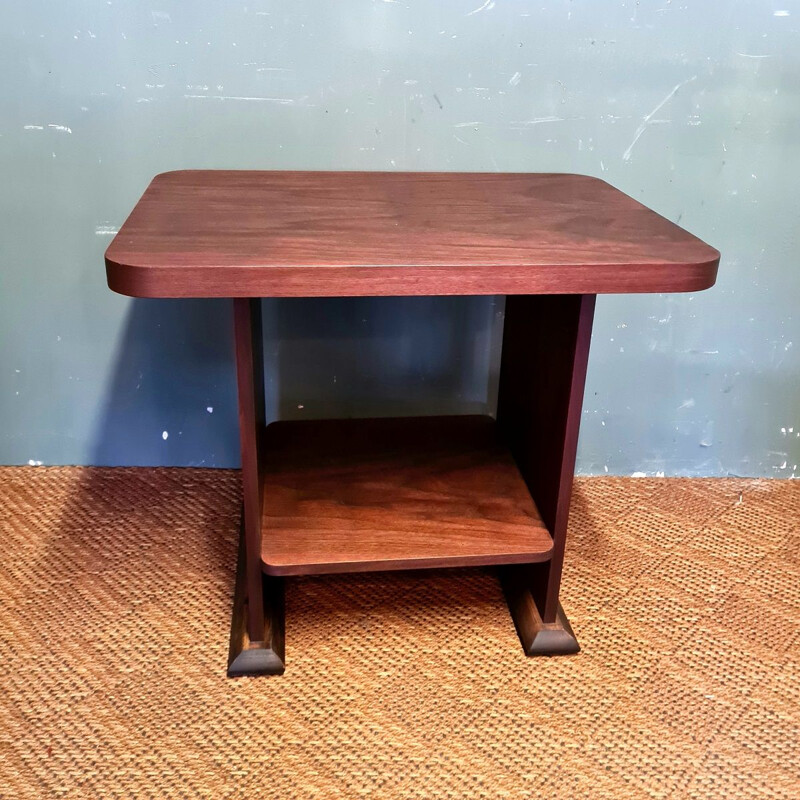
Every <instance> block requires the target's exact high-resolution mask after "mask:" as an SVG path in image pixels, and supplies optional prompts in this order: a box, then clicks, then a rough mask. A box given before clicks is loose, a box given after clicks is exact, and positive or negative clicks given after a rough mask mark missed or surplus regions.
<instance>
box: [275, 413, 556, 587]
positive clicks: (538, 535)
mask: <svg viewBox="0 0 800 800" xmlns="http://www.w3.org/2000/svg"><path fill="white" fill-rule="evenodd" d="M264 442H265V470H264V512H263V519H262V530H263V539H262V561H263V565H264V570H265V571H266V572H267V573H269V574H272V575H298V574H311V573H324V572H351V571H359V572H361V571H372V570H387V569H416V568H423V567H425V568H427V567H446V566H452V567H455V566H470V565H479V564H511V563H520V562H534V561H540V560H542V559H546V558H549V556H550V553H551V550H552V544H553V543H552V540H551V538H550V534H549V533H548V532H547V529H546V528H545V526H544V525H543V523H542V521H541V519H540V517H539V513H538V511H537V509H536V506H535V504H534V503H533V501H532V500H531V497H530V494H529V493H528V490H527V489H526V487H525V483H524V482H523V480H522V478H521V476H520V474H519V472H518V470H517V468H516V466H515V465H514V461H513V459H512V458H511V455H510V453H509V452H508V449H507V448H506V447H505V446H504V445H503V444H502V443H501V441H500V440H499V438H498V431H497V426H496V424H495V422H494V420H493V419H491V418H490V417H474V416H469V417H467V416H464V417H413V418H402V419H360V420H320V421H313V422H277V423H273V424H272V425H270V426H268V427H267V428H266V430H265V432H264Z"/></svg>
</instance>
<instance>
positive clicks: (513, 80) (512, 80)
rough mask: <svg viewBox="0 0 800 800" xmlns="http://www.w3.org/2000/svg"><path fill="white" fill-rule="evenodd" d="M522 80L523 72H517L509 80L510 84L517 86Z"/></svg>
mask: <svg viewBox="0 0 800 800" xmlns="http://www.w3.org/2000/svg"><path fill="white" fill-rule="evenodd" d="M521 80H522V73H521V72H515V73H514V74H513V75H512V76H511V78H510V79H509V81H508V85H509V86H516V85H517V84H518V83H519V82H520V81H521Z"/></svg>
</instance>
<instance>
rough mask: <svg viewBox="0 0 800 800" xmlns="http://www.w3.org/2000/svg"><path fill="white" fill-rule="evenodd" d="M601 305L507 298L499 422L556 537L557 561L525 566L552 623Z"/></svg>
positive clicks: (588, 298) (583, 299)
mask: <svg viewBox="0 0 800 800" xmlns="http://www.w3.org/2000/svg"><path fill="white" fill-rule="evenodd" d="M594 306H595V297H594V295H547V296H543V295H542V296H536V295H530V296H517V297H508V298H506V319H505V327H504V330H503V351H502V356H501V363H500V385H499V391H498V402H497V422H498V425H499V427H500V429H501V430H502V432H503V435H504V436H505V439H506V441H508V443H509V445H510V447H511V452H512V453H513V455H514V458H515V460H516V463H517V465H518V466H519V469H520V472H521V473H522V476H523V478H524V479H525V483H526V484H527V486H528V489H529V490H530V492H531V495H532V496H533V498H534V500H535V501H536V505H537V507H538V508H539V510H540V513H541V515H542V520H543V521H544V523H545V525H546V526H547V528H548V530H549V531H550V534H551V535H552V537H553V556H552V558H551V559H550V561H548V562H547V564H534V565H530V566H528V567H525V568H523V569H524V570H525V571H526V572H527V574H528V577H527V585H528V587H529V590H530V591H531V593H532V596H533V599H534V600H535V601H536V604H537V606H538V608H539V612H540V614H541V617H542V620H543V622H544V624H548V625H549V624H555V622H556V617H557V614H558V608H559V605H558V593H559V586H560V583H561V568H562V565H563V562H564V547H565V544H566V539H567V523H568V520H569V503H570V497H571V495H572V481H573V475H574V471H575V454H576V451H577V446H578V431H579V428H580V422H581V410H582V407H583V388H584V382H585V379H586V366H587V362H588V359H589V344H590V342H591V333H592V320H593V317H594ZM519 608H522V606H519ZM512 610H513V609H512ZM517 627H518V629H519V628H520V625H519V622H518V625H517Z"/></svg>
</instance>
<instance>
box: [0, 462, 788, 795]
mask: <svg viewBox="0 0 800 800" xmlns="http://www.w3.org/2000/svg"><path fill="white" fill-rule="evenodd" d="M238 497H239V481H238V476H237V474H236V473H235V472H230V471H211V470H194V469H94V468H92V469H87V468H28V467H15V468H2V469H0V547H1V548H2V556H0V681H1V684H0V686H1V688H2V691H0V797H3V798H50V797H87V798H105V797H119V798H191V797H208V798H227V797H231V798H234V797H242V798H260V797H280V798H305V797H313V798H357V797H361V796H366V795H372V796H374V797H381V798H383V797H408V798H459V799H461V798H506V797H507V798H520V797H536V798H540V797H543V798H562V797H563V798H639V797H642V798H644V797H647V798H667V797H676V798H703V799H704V800H705V798H717V797H719V798H731V797H754V798H755V797H758V798H763V797H784V798H797V797H798V796H800V730H798V728H799V727H800V664H799V662H800V658H799V657H800V626H799V625H798V619H800V482H796V481H769V480H738V479H737V480H727V479H726V480H705V479H703V480H698V479H692V480H684V479H680V480H658V479H653V480H650V479H622V478H588V479H581V480H579V481H577V483H576V489H575V494H574V502H573V508H572V516H571V519H570V537H569V540H568V545H567V559H566V565H565V570H564V581H563V588H562V602H563V605H564V608H565V610H566V612H567V615H568V616H569V618H570V621H571V622H572V626H573V628H574V629H575V633H576V634H577V636H578V640H579V641H580V643H581V645H582V647H583V652H582V653H581V654H579V655H577V656H574V657H562V658H543V659H528V658H525V656H524V655H523V653H522V650H521V648H520V646H519V643H518V640H517V637H516V634H515V632H514V627H513V625H512V623H511V619H510V617H509V615H508V611H507V609H506V606H505V603H504V602H503V599H502V596H501V592H500V589H499V586H498V583H497V580H496V578H495V576H494V574H493V573H492V572H491V571H490V570H458V571H450V572H445V571H438V572H429V573H424V572H423V573H398V574H373V575H350V576H347V575H345V576H337V577H328V578H302V579H300V578H298V579H291V580H289V581H288V583H287V598H286V600H287V616H286V627H287V633H286V657H287V671H286V674H285V675H284V676H283V677H280V678H257V679H249V678H247V679H239V680H230V679H228V678H226V677H225V666H226V658H227V646H228V630H229V624H230V609H231V595H232V591H233V580H234V567H235V556H236V539H237V535H238V523H239V499H238Z"/></svg>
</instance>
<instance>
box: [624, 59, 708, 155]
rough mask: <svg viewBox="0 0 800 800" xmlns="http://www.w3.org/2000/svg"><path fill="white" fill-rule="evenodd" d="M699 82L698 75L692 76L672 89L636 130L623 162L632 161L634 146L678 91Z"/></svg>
mask: <svg viewBox="0 0 800 800" xmlns="http://www.w3.org/2000/svg"><path fill="white" fill-rule="evenodd" d="M694 80H697V75H692V77H691V78H687V79H686V80H685V81H681V83H676V84H675V86H673V87H672V90H671V91H670V92H669V93H668V94H667V96H666V97H665V98H664V99H663V100H662V101H661V102H660V103H659V104H658V105H657V106H656V107H655V108H654V109H653V110H652V111H651V112H650V113H649V114H648V115H647V116H646V117H645V118H644V119H643V120H642V124H641V125H640V126H639V127H638V128H637V129H636V133H635V134H634V135H633V141H632V142H631V143H630V144H629V145H628V149H627V150H626V151H625V152H624V153H623V154H622V160H623V161H630V158H631V152H632V151H633V148H634V145H635V144H636V142H638V141H639V139H640V138H641V136H642V134H643V133H644V132H645V131H646V130H647V126H648V125H649V124H650V120H651V119H653V117H654V116H655V115H656V114H657V113H658V112H659V111H661V109H662V108H663V107H664V106H665V105H666V104H667V103H668V102H669V101H670V100H672V98H673V97H675V95H676V94H677V93H678V90H679V89H680V88H681V87H683V86H686V84H687V83H691V82H692V81H694Z"/></svg>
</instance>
